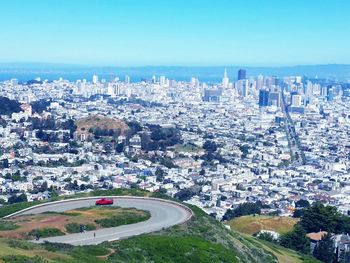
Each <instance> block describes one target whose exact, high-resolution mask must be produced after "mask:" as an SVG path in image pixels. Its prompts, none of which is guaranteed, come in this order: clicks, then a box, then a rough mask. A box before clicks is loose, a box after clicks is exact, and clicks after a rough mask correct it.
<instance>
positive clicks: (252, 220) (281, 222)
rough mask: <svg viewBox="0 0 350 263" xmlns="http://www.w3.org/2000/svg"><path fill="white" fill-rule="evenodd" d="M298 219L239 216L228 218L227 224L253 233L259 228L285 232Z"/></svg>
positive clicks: (241, 230) (242, 231)
mask: <svg viewBox="0 0 350 263" xmlns="http://www.w3.org/2000/svg"><path fill="white" fill-rule="evenodd" d="M297 222H298V219H296V218H292V217H282V216H241V217H237V218H235V219H232V220H230V221H229V222H227V224H228V225H229V226H230V227H231V228H233V229H234V230H236V231H238V232H241V233H244V234H249V235H253V234H254V233H256V232H259V231H260V230H271V231H275V232H277V233H280V234H282V233H286V232H288V231H290V230H292V228H293V226H294V225H295V224H296V223H297Z"/></svg>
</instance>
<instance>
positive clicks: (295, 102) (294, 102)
mask: <svg viewBox="0 0 350 263" xmlns="http://www.w3.org/2000/svg"><path fill="white" fill-rule="evenodd" d="M301 104H302V103H301V95H299V94H295V95H292V106H294V107H300V106H301Z"/></svg>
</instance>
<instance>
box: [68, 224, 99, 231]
mask: <svg viewBox="0 0 350 263" xmlns="http://www.w3.org/2000/svg"><path fill="white" fill-rule="evenodd" d="M84 227H85V230H86V231H91V230H95V229H96V227H95V226H94V225H93V224H86V225H84ZM65 228H66V231H67V232H68V233H79V232H80V224H78V223H69V224H67V225H65Z"/></svg>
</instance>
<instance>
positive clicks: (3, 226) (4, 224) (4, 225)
mask: <svg viewBox="0 0 350 263" xmlns="http://www.w3.org/2000/svg"><path fill="white" fill-rule="evenodd" d="M17 228H18V226H17V225H16V224H15V223H13V222H11V221H6V220H0V231H6V230H14V229H17Z"/></svg>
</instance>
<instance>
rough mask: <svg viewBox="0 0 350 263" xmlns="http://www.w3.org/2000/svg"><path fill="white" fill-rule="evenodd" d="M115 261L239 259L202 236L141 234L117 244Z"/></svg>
mask: <svg viewBox="0 0 350 263" xmlns="http://www.w3.org/2000/svg"><path fill="white" fill-rule="evenodd" d="M115 248H116V249H117V250H118V251H119V252H118V253H115V254H113V255H112V256H111V258H110V260H111V261H112V262H135V263H136V262H155V263H158V262H159V263H163V262H164V263H165V262H169V263H170V262H174V263H175V262H176V263H178V262H182V263H193V262H202V263H212V262H222V263H224V262H227V263H229V262H230V263H235V262H239V261H238V260H237V258H236V254H235V253H234V252H233V251H230V250H229V249H227V248H225V247H224V246H223V245H220V244H215V243H212V242H209V241H207V240H204V239H201V238H199V237H192V236H184V237H167V236H156V235H154V236H141V237H137V238H133V239H128V240H123V241H121V242H119V243H116V244H115Z"/></svg>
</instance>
